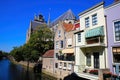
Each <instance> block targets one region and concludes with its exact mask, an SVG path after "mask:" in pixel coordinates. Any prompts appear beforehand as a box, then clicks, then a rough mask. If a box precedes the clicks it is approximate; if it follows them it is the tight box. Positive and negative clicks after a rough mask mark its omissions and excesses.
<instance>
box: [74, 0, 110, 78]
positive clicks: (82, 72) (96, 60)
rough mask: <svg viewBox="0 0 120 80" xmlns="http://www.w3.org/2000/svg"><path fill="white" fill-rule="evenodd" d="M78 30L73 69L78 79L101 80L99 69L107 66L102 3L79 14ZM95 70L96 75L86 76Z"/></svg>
mask: <svg viewBox="0 0 120 80" xmlns="http://www.w3.org/2000/svg"><path fill="white" fill-rule="evenodd" d="M79 17H80V29H79V31H77V32H75V33H74V34H75V67H74V72H76V73H77V74H78V75H79V76H80V77H84V78H87V79H90V80H97V79H100V80H102V77H103V75H102V74H99V73H101V72H102V71H101V69H102V70H105V69H106V68H108V65H107V56H106V55H107V48H106V46H107V40H106V24H105V17H104V2H101V3H99V4H97V5H95V6H93V7H92V8H90V9H88V10H86V11H84V12H82V13H80V14H79ZM91 70H96V71H97V73H98V75H91V74H86V73H89V72H90V71H91Z"/></svg>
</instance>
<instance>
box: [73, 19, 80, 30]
mask: <svg viewBox="0 0 120 80" xmlns="http://www.w3.org/2000/svg"><path fill="white" fill-rule="evenodd" d="M79 27H80V21H77V22H76V23H75V24H74V27H73V30H76V29H77V28H79Z"/></svg>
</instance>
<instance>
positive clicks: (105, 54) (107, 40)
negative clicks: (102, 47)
mask: <svg viewBox="0 0 120 80" xmlns="http://www.w3.org/2000/svg"><path fill="white" fill-rule="evenodd" d="M104 17H105V28H106V48H108V34H107V33H108V31H107V16H106V15H104ZM107 55H108V54H107ZM106 65H107V64H106V52H105V68H106Z"/></svg>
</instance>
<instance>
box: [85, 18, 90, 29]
mask: <svg viewBox="0 0 120 80" xmlns="http://www.w3.org/2000/svg"><path fill="white" fill-rule="evenodd" d="M89 26H90V19H89V17H87V18H85V27H86V28H87V27H89Z"/></svg>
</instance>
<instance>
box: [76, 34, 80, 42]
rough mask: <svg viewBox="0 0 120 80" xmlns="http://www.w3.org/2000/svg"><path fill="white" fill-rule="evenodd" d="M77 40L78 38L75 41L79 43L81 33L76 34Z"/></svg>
mask: <svg viewBox="0 0 120 80" xmlns="http://www.w3.org/2000/svg"><path fill="white" fill-rule="evenodd" d="M77 38H78V39H77V42H81V33H78V34H77Z"/></svg>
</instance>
